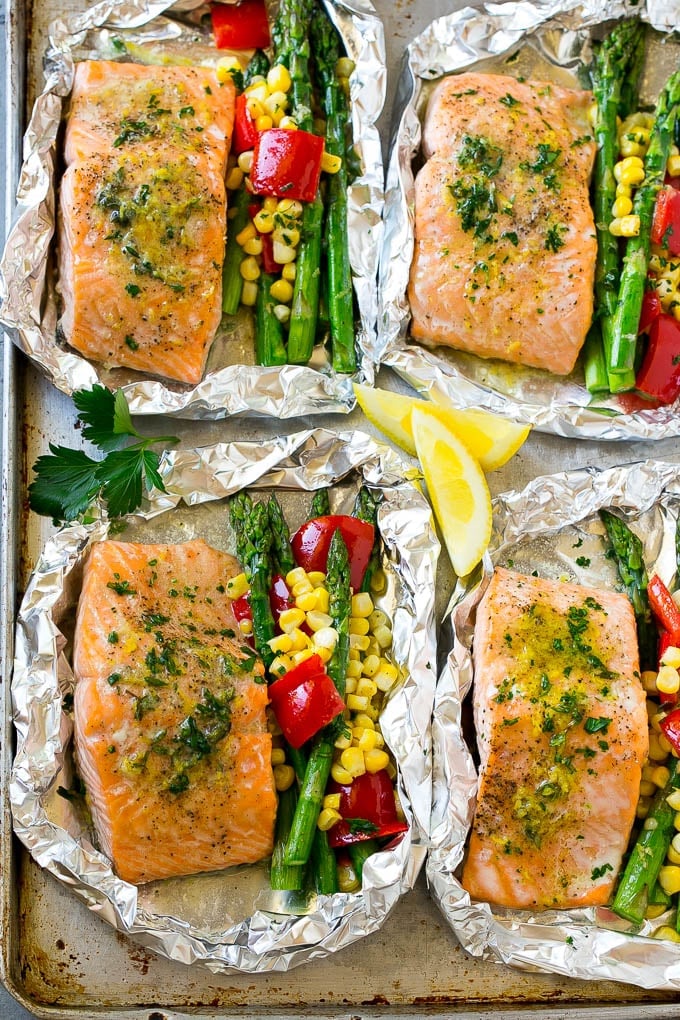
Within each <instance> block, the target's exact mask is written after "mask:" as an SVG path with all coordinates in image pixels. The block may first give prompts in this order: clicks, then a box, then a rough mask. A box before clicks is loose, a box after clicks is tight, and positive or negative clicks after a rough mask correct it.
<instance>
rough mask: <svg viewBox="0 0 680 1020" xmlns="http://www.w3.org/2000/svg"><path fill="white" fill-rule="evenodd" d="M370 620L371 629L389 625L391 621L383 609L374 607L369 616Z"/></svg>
mask: <svg viewBox="0 0 680 1020" xmlns="http://www.w3.org/2000/svg"><path fill="white" fill-rule="evenodd" d="M368 622H369V624H370V625H371V630H372V631H375V630H377V629H378V627H385V626H387V624H388V623H389V622H390V621H389V619H388V617H387V615H386V614H385V613H383V611H382V609H374V610H373V612H372V613H371V615H370V616H369V618H368Z"/></svg>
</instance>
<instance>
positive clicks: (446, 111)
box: [408, 73, 597, 375]
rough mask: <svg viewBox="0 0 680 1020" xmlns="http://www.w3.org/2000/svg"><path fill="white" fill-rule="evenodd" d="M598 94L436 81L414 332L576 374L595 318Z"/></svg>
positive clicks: (422, 175) (509, 82) (512, 82)
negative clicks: (592, 115)
mask: <svg viewBox="0 0 680 1020" xmlns="http://www.w3.org/2000/svg"><path fill="white" fill-rule="evenodd" d="M591 99H592V97H591V94H590V93H589V92H580V91H576V90H573V89H565V88H561V87H560V86H557V85H554V84H549V83H546V82H518V81H517V79H515V78H511V77H507V76H504V75H491V74H476V73H467V74H460V75H455V76H450V77H447V78H444V79H442V81H441V82H440V83H439V84H438V85H437V86H436V88H435V89H434V91H433V93H432V96H431V97H430V101H429V105H428V109H427V114H426V118H425V123H424V126H423V152H424V155H425V156H426V157H427V162H426V163H425V165H424V166H423V167H422V169H421V170H420V171H419V173H418V174H417V176H416V181H415V251H414V257H413V262H412V265H411V276H410V281H409V288H408V296H409V301H410V305H411V312H412V325H411V332H412V334H413V336H414V337H417V338H421V339H424V340H427V341H429V342H432V343H438V344H445V345H448V346H451V347H455V348H458V349H460V350H464V351H470V352H472V353H474V354H477V355H479V356H481V357H483V358H500V359H502V360H504V361H509V362H514V363H517V364H522V365H530V366H533V367H536V368H544V369H547V370H548V371H550V372H554V373H557V374H560V375H565V374H567V373H569V372H570V371H571V370H572V368H573V367H574V364H575V362H576V358H577V357H578V353H579V351H580V349H581V346H582V345H583V342H584V340H585V336H586V333H587V331H588V328H589V327H590V322H591V319H592V314H593V280H594V271H595V257H596V253H597V243H596V237H595V226H594V221H593V214H592V211H591V208H590V203H589V197H588V185H589V179H590V174H591V171H592V166H593V161H594V158H595V149H596V147H595V143H594V141H593V139H592V136H591V135H590V128H589V125H588V120H587V111H588V107H589V105H590V102H591Z"/></svg>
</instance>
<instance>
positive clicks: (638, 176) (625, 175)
mask: <svg viewBox="0 0 680 1020" xmlns="http://www.w3.org/2000/svg"><path fill="white" fill-rule="evenodd" d="M630 158H631V159H635V156H631V157H630ZM644 179H645V171H644V170H643V168H642V167H641V166H628V167H626V168H625V169H624V170H622V171H621V183H622V184H630V185H631V186H635V187H637V185H639V184H642V182H643V181H644Z"/></svg>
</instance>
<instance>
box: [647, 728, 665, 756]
mask: <svg viewBox="0 0 680 1020" xmlns="http://www.w3.org/2000/svg"><path fill="white" fill-rule="evenodd" d="M659 736H660V735H659V734H658V733H655V732H654V731H653V730H652V732H651V733H650V734H649V752H648V754H649V760H650V761H652V762H663V761H665V760H666V758H667V757H668V751H666V750H664V748H663V747H662V746H661V740H660V739H659Z"/></svg>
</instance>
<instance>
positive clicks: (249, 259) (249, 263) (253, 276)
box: [239, 255, 260, 280]
mask: <svg viewBox="0 0 680 1020" xmlns="http://www.w3.org/2000/svg"><path fill="white" fill-rule="evenodd" d="M239 272H240V273H241V276H242V277H243V279H244V280H257V279H258V278H259V276H260V267H259V265H258V264H257V259H256V258H255V256H254V255H247V256H246V258H244V259H243V261H242V262H241V265H240V266H239Z"/></svg>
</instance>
